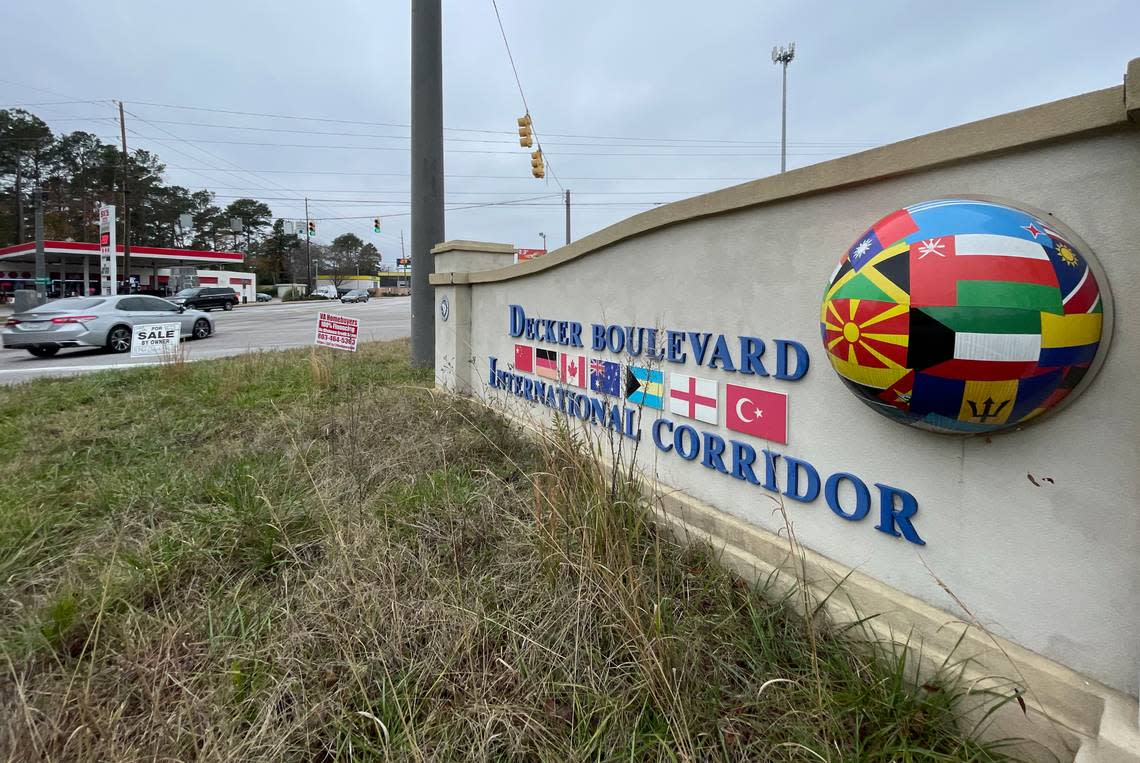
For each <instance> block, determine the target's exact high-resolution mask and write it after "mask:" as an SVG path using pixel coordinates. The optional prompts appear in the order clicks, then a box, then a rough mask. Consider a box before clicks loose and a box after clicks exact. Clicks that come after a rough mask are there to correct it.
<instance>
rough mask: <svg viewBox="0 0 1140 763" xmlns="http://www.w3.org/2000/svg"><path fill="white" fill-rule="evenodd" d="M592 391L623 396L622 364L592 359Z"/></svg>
mask: <svg viewBox="0 0 1140 763" xmlns="http://www.w3.org/2000/svg"><path fill="white" fill-rule="evenodd" d="M590 390H591V391H593V392H599V393H601V394H603V395H614V396H617V395H621V364H620V363H614V362H613V361H609V360H599V359H598V358H591V359H590Z"/></svg>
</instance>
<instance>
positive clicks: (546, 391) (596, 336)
mask: <svg viewBox="0 0 1140 763" xmlns="http://www.w3.org/2000/svg"><path fill="white" fill-rule="evenodd" d="M507 333H508V334H509V336H510V337H511V339H513V340H523V341H524V342H526V343H522V344H517V343H516V344H515V345H514V346H513V349H512V353H511V356H510V357H509V358H506V359H505V360H506V361H507V362H501V361H500V359H499V358H498V357H496V356H493V355H492V356H489V357H488V358H487V361H488V367H487V376H486V378H487V381H488V385H487V386H488V387H489V388H490V389H491V390H501V391H503V392H505V393H507V394H509V395H512V396H514V397H516V398H521V399H523V400H525V401H528V402H531V403H535V404H537V405H541V406H545V407H546V408H548V409H550V410H551V411H552V412H555V413H558V414H560V415H562V416H566V417H568V418H570V419H574V420H577V421H581V422H583V423H584V424H587V425H589V426H592V427H597V428H600V429H603V430H609V431H610V432H612V433H614V435H617V436H620V437H624V438H626V439H627V440H629V441H631V442H634V443H637V442H640V441H641V440H642V439H643V438H645V439H647V440H650V441H651V442H652V444H653V446H654V447H655V448H656V449H657V451H658V452H660V453H661V454H668V455H671V456H675V457H678V458H681V459H683V460H685V461H691V462H695V463H699V464H700V465H701V466H702V467H704V468H706V469H709V470H710V471H712V472H714V473H716V474H719V475H722V476H725V477H728V478H731V479H735V480H738V481H740V482H743V483H745V484H747V485H749V486H752V487H757V488H760V489H762V490H766V491H769V492H772V493H778V494H781V495H783V496H784V497H785V498H787V499H789V500H791V501H796V502H798V503H811V502H813V501H815V500H817V499H819V498H820V497H821V496H822V497H823V498H824V500H825V501H826V503H827V506H828V508H830V509H831V511H832V512H833V513H834V514H835V515H836V516H837V517H840V518H842V519H845V520H847V521H849V522H859V521H861V520H863V519H866V518H867V517H868V516H869V515H870V513H871V505H872V491H874V503H875V506H876V514H875V516H876V518H877V521H876V522H875V524H874V528H875V529H876V530H878V531H879V532H881V533H884V534H886V535H889V536H893V537H898V538H905V539H906V540H907V541H909V542H911V543H915V544H918V545H923V544H925V541H924V540H923V539H922V538H921V537H920V535H919V533H918V531H917V530H916V529H915V526H914V524H913V520H914V517H915V514H916V512H917V511H918V502H917V500H916V499H915V497H914V495H913V494H912V493H910V492H909V491H906V490H903V489H901V488H898V487H894V486H891V485H886V484H882V483H879V482H871V483H870V484H868V482H867V481H866V480H864V479H862V478H860V477H859V476H857V475H855V474H852V473H849V472H835V473H833V474H830V475H827V474H825V475H820V473H819V471H818V470H817V469H816V467H815V466H813V465H812V464H811V463H810V462H809V461H807V460H805V459H802V458H796V457H794V456H790V455H785V454H783V453H781V452H779V451H777V450H775V449H774V448H770V447H768V446H771V445H772V444H774V443H781V444H787V443H788V440H789V434H788V432H789V428H788V421H789V402H788V398H789V395H788V393H787V392H783V391H780V390H778V389H775V388H773V387H774V385H778V384H780V383H781V382H795V381H798V380H800V379H802V378H803V377H804V376H805V375H806V374H807V372H808V369H809V367H810V357H811V356H810V354H809V352H808V350H807V348H806V347H805V346H804V345H803V344H801V343H800V342H797V341H795V340H792V339H773V340H770V341H767V342H766V341H765V340H764V339H761V338H760V337H758V336H753V335H743V336H726V335H725V334H715V335H714V334H712V333H710V332H707V331H704V332H702V331H685V330H681V329H675V328H655V327H648V326H632V325H630V326H622V325H619V324H605V323H597V322H594V323H590V324H583V323H581V322H579V321H574V320H562V319H559V318H543V317H537V316H528V315H527V313H526V310H525V309H524V308H523V307H522V306H521V305H510V307H509V308H508V316H507ZM768 348H771V350H769V349H768ZM584 353H590V354H589V355H586V354H584ZM599 355H600V357H599ZM690 366H695V367H696V368H698V369H704V370H703V372H702V375H701V376H697V375H691V374H689V373H682V372H681V371H680V370H679V371H674V370H672V369H673V368H679V369H681V370H684V371H688V370H689V367H690ZM769 366H771V369H772V370H771V371H769V370H768V367H769ZM715 372H720V373H715ZM722 388H723V389H722ZM706 424H712V425H714V426H715V425H722V426H723V428H724V429H726V430H728V434H727V436H726V435H722V434H720V433H719V432H717V431H712V430H710V429H709V428H707V427H705V425H706Z"/></svg>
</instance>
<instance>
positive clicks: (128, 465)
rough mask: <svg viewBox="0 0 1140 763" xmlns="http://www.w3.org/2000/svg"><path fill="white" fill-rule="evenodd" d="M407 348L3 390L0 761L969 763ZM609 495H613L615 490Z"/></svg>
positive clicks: (846, 648)
mask: <svg viewBox="0 0 1140 763" xmlns="http://www.w3.org/2000/svg"><path fill="white" fill-rule="evenodd" d="M406 355H407V347H406V344H403V343H393V344H384V345H365V346H363V347H362V349H361V351H360V352H358V353H356V354H348V353H341V354H338V355H335V356H334V355H332V354H331V351H329V352H315V351H314V352H311V353H310V352H306V351H299V352H293V353H277V354H272V355H261V356H250V357H244V358H239V359H233V360H226V361H210V362H199V363H193V364H184V365H183V367H182V369H180V371H179V372H178V373H177V374H170V373H167V372H163V371H161V370H159V369H146V370H141V371H132V372H128V373H118V374H99V375H94V376H87V377H82V378H77V379H69V380H61V381H53V382H36V383H35V384H34V385H22V386H20V387H15V388H10V389H7V390H4V391H0V435H3V442H4V451H3V456H2V458H0V505H3V506H4V507H5V511H4V514H3V517H2V519H0V580H3V581H4V584H3V585H4V591H3V596H0V653H2V655H3V664H2V669H3V671H4V674H3V678H2V679H0V703H2V705H3V715H4V718H3V721H2V725H0V753H2V754H3V755H4V756H6V757H7V758H8V759H10V760H21V761H22V760H211V761H213V760H217V761H236V760H243V761H245V760H267V761H268V760H298V761H302V760H304V761H310V760H342V759H343V760H348V759H363V760H373V759H375V760H388V759H394V760H407V759H413V760H415V759H433V760H450V759H476V760H487V759H495V760H500V759H522V760H558V761H562V760H587V759H589V760H611V759H619V758H620V759H625V760H646V759H650V760H658V759H661V760H708V759H723V760H739V759H752V760H826V761H840V760H843V761H847V760H881V761H893V760H991V759H995V758H996V757H997V754H996V752H994V751H993V750H991V749H986V748H983V747H981V746H979V745H976V744H974V743H971V742H969V741H967V740H963V739H962V738H961V737H960V736H959V735H958V734H957V732H956V731H955V726H954V717H953V701H954V695H953V691H952V690H951V689H950V688H946V687H940V686H936V685H928V686H927V687H926V688H925V689H924V688H921V687H916V686H913V685H910V684H908V683H907V680H906V678H905V676H906V675H907V671H906V670H905V667H904V666H903V665H902V664H900V663H899V662H897V661H891V660H890V659H886V658H884V657H883V656H880V655H879V654H878V653H877V652H869V651H868V650H866V649H862V648H854V647H852V646H851V645H850V644H848V643H847V642H845V641H844V640H843V639H842V638H841V637H839V636H837V635H836V634H834V633H830V632H828V631H827V630H826V629H823V630H822V631H820V632H819V633H818V634H815V635H813V637H812V639H811V643H809V639H808V638H806V637H805V628H804V623H803V621H802V619H801V618H798V617H797V616H796V615H794V614H793V613H792V609H793V608H792V607H790V606H786V603H785V602H783V601H772V600H769V599H768V598H766V596H765V594H764V591H760V590H755V589H754V588H752V587H751V586H749V585H747V584H745V583H744V581H742V580H740V579H739V578H736V577H734V576H732V575H731V574H729V573H727V572H725V571H724V570H723V569H721V568H720V567H718V566H717V564H716V563H715V559H714V558H713V557H712V556H711V555H710V553H709V552H708V551H707V549H702V548H681V547H678V546H676V545H674V544H673V543H671V542H670V541H668V540H666V538H665V536H663V535H661V534H658V533H657V532H655V531H654V529H653V527H652V526H651V524H650V523H649V516H650V514H649V513H648V512H647V511H646V506H645V505H644V503H643V501H642V498H641V495H640V493H639V491H638V490H637V489H636V485H634V484H633V483H632V482H630V481H629V480H627V479H624V478H622V477H621V475H619V474H617V473H614V472H610V471H607V470H603V469H600V468H599V467H598V466H597V464H596V463H595V462H594V460H593V459H592V458H591V457H589V455H588V453H587V452H586V449H584V448H583V447H581V444H580V443H578V442H576V441H575V436H574V434H573V433H572V432H571V431H569V430H564V429H557V428H556V429H555V430H554V431H553V433H552V435H551V437H550V439H549V440H547V441H545V442H542V443H538V444H535V443H533V442H532V441H528V440H526V439H524V438H522V437H520V436H519V435H518V433H517V432H514V431H512V430H511V429H510V427H509V426H508V425H507V424H506V423H505V421H504V420H503V419H501V418H499V417H497V416H495V415H493V414H492V413H490V412H488V411H486V410H484V409H480V408H476V407H474V406H471V405H468V404H465V403H463V402H460V401H456V400H454V399H451V398H446V397H442V396H437V395H436V394H434V393H433V392H432V391H430V390H429V389H428V386H429V385H430V378H429V376H428V375H425V374H418V373H413V372H412V371H411V370H409V368H408V367H407V364H406V362H405V360H404V358H405V357H406ZM615 475H616V476H615Z"/></svg>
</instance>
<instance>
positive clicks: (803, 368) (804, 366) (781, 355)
mask: <svg viewBox="0 0 1140 763" xmlns="http://www.w3.org/2000/svg"><path fill="white" fill-rule="evenodd" d="M775 344H776V378H777V379H783V380H784V381H796V380H797V379H802V378H804V374H806V373H807V370H808V351H807V348H806V347H804V346H803V345H802V344H800V343H799V342H797V341H795V340H794V339H777V340H776V342H775ZM788 350H791V351H792V353H793V354H794V355H795V361H796V364H795V368H793V369H792V370H788Z"/></svg>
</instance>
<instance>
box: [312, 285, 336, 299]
mask: <svg viewBox="0 0 1140 763" xmlns="http://www.w3.org/2000/svg"><path fill="white" fill-rule="evenodd" d="M313 296H314V297H316V298H318V299H339V298H340V294H339V293H338V292H337V290H336V287H335V286H333V285H332V284H325V285H324V286H318V287H317V288H315V289H313Z"/></svg>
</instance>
